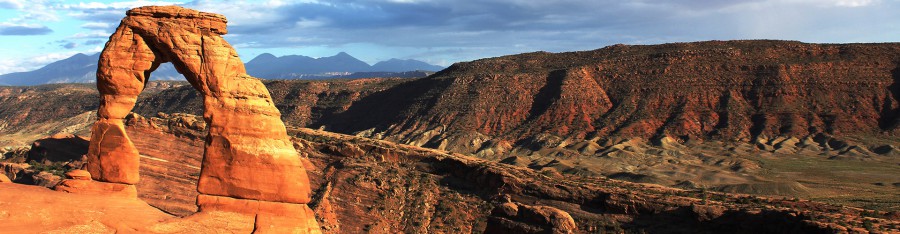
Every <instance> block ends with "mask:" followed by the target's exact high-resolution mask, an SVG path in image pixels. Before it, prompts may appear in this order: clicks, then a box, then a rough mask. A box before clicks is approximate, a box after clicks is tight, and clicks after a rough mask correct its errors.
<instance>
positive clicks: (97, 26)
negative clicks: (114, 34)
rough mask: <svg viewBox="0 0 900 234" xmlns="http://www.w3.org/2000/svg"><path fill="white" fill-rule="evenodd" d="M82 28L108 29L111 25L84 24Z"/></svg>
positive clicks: (98, 23)
mask: <svg viewBox="0 0 900 234" xmlns="http://www.w3.org/2000/svg"><path fill="white" fill-rule="evenodd" d="M81 27H82V28H87V29H107V28H109V27H110V24H109V23H104V22H87V23H84V24H82V25H81Z"/></svg>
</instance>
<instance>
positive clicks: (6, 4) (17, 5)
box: [0, 0, 25, 9]
mask: <svg viewBox="0 0 900 234" xmlns="http://www.w3.org/2000/svg"><path fill="white" fill-rule="evenodd" d="M22 7H25V4H23V3H22V1H21V0H0V8H6V9H22Z"/></svg>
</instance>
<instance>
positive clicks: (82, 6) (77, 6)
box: [62, 0, 184, 10]
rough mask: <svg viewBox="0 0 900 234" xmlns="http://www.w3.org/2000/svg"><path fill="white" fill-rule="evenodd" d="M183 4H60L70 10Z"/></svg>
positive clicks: (139, 2)
mask: <svg viewBox="0 0 900 234" xmlns="http://www.w3.org/2000/svg"><path fill="white" fill-rule="evenodd" d="M177 4H184V2H167V1H143V0H141V1H130V2H113V3H102V2H88V3H84V2H79V3H78V4H65V5H62V8H63V9H70V10H104V9H131V8H135V7H141V6H167V5H177Z"/></svg>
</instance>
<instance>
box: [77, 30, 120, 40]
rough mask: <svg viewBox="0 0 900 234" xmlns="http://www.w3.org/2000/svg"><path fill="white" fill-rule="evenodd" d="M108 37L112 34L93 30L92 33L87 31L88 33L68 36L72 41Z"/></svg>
mask: <svg viewBox="0 0 900 234" xmlns="http://www.w3.org/2000/svg"><path fill="white" fill-rule="evenodd" d="M109 35H112V33H109V32H106V31H101V30H93V31H89V32H80V33H76V34H74V35H72V36H69V38H72V39H83V38H107V37H109Z"/></svg>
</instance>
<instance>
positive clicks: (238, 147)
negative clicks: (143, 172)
mask: <svg viewBox="0 0 900 234" xmlns="http://www.w3.org/2000/svg"><path fill="white" fill-rule="evenodd" d="M126 15H127V16H126V17H125V18H124V19H122V22H121V24H120V25H119V27H118V28H117V29H116V32H115V33H114V34H113V35H112V36H111V37H110V41H109V42H108V43H107V44H106V47H105V48H104V50H103V52H102V53H101V55H100V61H99V66H98V71H97V89H98V90H99V91H100V94H101V100H100V107H99V110H98V117H99V119H98V120H97V122H96V123H95V125H94V127H93V128H92V135H91V143H90V149H89V151H88V157H87V158H88V164H87V168H88V171H89V172H90V174H91V175H92V176H93V178H94V179H96V180H98V181H102V182H111V183H121V184H126V185H133V184H135V183H137V182H138V180H139V175H138V167H139V162H140V156H139V154H138V151H137V149H136V147H135V146H134V144H133V143H132V141H131V140H130V139H129V137H128V135H127V134H126V133H125V130H124V122H123V120H124V118H125V117H126V115H128V113H129V112H130V111H131V109H132V108H133V107H134V104H135V101H136V99H137V96H138V94H140V93H141V91H142V90H143V88H144V87H145V84H146V82H147V80H148V78H149V77H148V75H149V74H150V73H151V72H152V71H153V70H155V69H156V68H157V67H158V66H159V64H160V63H164V62H172V63H173V64H174V65H175V67H176V68H177V69H178V71H179V72H181V73H182V74H183V75H184V76H185V78H187V80H188V81H189V82H190V83H191V85H192V86H194V88H195V89H196V90H197V91H199V92H200V93H201V94H202V96H203V97H204V110H205V113H204V115H203V118H204V119H205V120H206V121H207V122H208V126H207V128H208V130H209V135H208V136H207V137H206V139H207V142H206V150H205V153H204V157H203V162H202V165H201V167H202V171H201V174H200V180H199V182H198V186H197V190H198V191H199V192H200V193H201V194H205V195H209V196H201V198H204V197H215V198H217V199H205V198H204V199H201V200H198V205H200V207H201V211H206V210H217V209H219V208H220V207H223V206H225V207H239V206H231V205H230V204H245V205H254V206H253V207H246V208H244V209H237V210H235V212H244V213H252V214H257V215H258V216H259V218H258V219H257V223H256V227H257V228H258V229H259V230H263V229H270V228H276V227H277V228H278V229H277V230H273V231H276V232H277V231H283V230H286V229H291V230H294V231H296V230H303V231H301V232H302V233H307V232H316V231H318V228H319V227H318V225H316V224H315V222H316V221H315V218H314V217H313V215H312V213H311V211H309V208H308V207H307V206H306V205H305V204H306V203H308V202H309V199H310V194H309V193H310V188H309V179H308V177H307V174H306V170H305V169H304V168H303V165H302V162H301V161H300V158H299V155H298V154H297V152H296V151H295V150H294V148H293V146H292V143H291V142H290V141H289V139H288V137H287V133H286V130H285V126H284V123H283V122H282V121H281V119H280V116H281V115H280V113H279V111H278V109H276V108H275V105H274V103H273V102H272V99H271V97H270V95H269V93H268V91H267V90H266V88H265V86H263V84H262V83H261V82H260V81H259V80H258V79H256V78H253V77H250V76H248V75H247V74H246V71H245V70H244V66H243V63H242V62H241V60H240V58H239V57H238V56H237V52H235V51H234V49H233V48H231V46H230V45H229V44H228V43H227V42H226V41H225V40H224V39H223V38H222V37H221V35H222V34H225V33H226V32H227V30H226V28H225V23H226V20H225V17H223V16H221V15H217V14H210V13H204V12H198V11H195V10H190V9H185V8H181V7H177V6H166V7H159V6H149V7H140V8H135V9H132V10H130V11H128V12H127V14H126ZM67 183H69V184H67V186H64V187H63V188H66V187H79V186H81V187H83V186H84V185H81V184H77V183H80V182H70V181H67ZM89 184H90V183H89ZM79 188H80V187H79ZM244 199H246V200H244ZM257 204H260V205H257ZM274 204H277V205H274ZM285 207H290V208H289V209H288V208H285ZM270 209H274V210H270ZM279 209H286V210H283V211H282V210H279ZM271 212H287V213H283V214H276V215H270V213H271ZM264 214H265V215H264ZM271 225H274V226H271Z"/></svg>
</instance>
